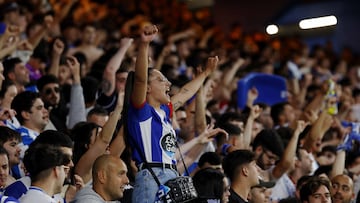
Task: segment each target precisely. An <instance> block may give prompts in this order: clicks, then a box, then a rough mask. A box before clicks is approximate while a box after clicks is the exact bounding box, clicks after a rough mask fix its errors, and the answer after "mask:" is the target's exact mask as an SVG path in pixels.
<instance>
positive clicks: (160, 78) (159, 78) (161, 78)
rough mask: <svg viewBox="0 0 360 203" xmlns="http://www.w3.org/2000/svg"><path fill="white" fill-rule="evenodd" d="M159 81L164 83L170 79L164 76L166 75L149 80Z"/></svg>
mask: <svg viewBox="0 0 360 203" xmlns="http://www.w3.org/2000/svg"><path fill="white" fill-rule="evenodd" d="M154 80H156V81H159V82H166V83H170V81H169V80H168V79H167V78H166V77H156V78H155V79H153V80H151V81H154ZM151 81H149V82H151Z"/></svg>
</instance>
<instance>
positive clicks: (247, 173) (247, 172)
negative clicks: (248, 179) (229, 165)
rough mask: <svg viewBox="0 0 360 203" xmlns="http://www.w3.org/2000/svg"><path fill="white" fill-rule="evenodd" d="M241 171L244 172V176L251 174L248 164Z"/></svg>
mask: <svg viewBox="0 0 360 203" xmlns="http://www.w3.org/2000/svg"><path fill="white" fill-rule="evenodd" d="M241 172H242V174H244V176H248V175H249V169H248V168H247V167H246V166H244V167H242V169H241Z"/></svg>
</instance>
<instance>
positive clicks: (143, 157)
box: [135, 144, 161, 187]
mask: <svg viewBox="0 0 360 203" xmlns="http://www.w3.org/2000/svg"><path fill="white" fill-rule="evenodd" d="M135 148H136V150H138V151H139V154H140V156H141V158H142V159H143V164H145V167H146V168H147V169H148V170H149V172H150V174H151V175H152V176H153V178H154V180H155V182H156V183H157V184H158V186H159V187H160V186H161V183H160V181H159V179H158V178H157V177H156V175H155V173H154V171H153V170H152V168H151V167H149V165H148V162H147V161H146V157H145V154H143V153H141V150H140V147H139V146H138V145H136V144H135Z"/></svg>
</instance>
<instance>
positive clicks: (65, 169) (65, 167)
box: [60, 165, 70, 173]
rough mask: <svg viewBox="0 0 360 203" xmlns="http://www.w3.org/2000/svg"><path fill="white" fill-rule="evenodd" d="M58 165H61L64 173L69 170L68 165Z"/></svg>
mask: <svg viewBox="0 0 360 203" xmlns="http://www.w3.org/2000/svg"><path fill="white" fill-rule="evenodd" d="M60 167H62V168H63V169H64V171H65V172H66V173H67V172H69V170H70V166H65V165H61V166H60Z"/></svg>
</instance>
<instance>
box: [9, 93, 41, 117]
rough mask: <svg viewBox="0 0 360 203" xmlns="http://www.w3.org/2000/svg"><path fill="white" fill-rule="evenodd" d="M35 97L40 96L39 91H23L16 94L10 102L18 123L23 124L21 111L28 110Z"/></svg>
mask: <svg viewBox="0 0 360 203" xmlns="http://www.w3.org/2000/svg"><path fill="white" fill-rule="evenodd" d="M37 98H40V95H39V93H37V92H30V91H25V92H21V93H19V94H17V95H16V96H15V98H14V100H13V101H12V102H11V108H12V109H14V110H15V111H16V113H17V114H16V118H17V120H18V121H19V123H20V124H24V118H23V117H22V115H21V112H23V111H26V112H29V111H30V109H31V107H32V106H33V105H34V102H35V100H36V99H37Z"/></svg>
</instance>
